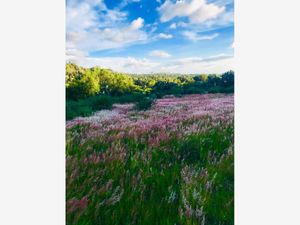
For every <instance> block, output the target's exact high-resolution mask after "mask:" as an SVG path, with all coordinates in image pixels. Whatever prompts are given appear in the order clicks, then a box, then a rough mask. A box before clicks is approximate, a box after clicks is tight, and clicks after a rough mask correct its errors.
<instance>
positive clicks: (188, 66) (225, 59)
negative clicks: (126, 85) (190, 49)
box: [67, 52, 234, 74]
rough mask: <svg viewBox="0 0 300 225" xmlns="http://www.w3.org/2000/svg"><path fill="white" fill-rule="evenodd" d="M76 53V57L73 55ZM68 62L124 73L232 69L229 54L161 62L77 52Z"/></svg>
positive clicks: (220, 70) (221, 70) (205, 71)
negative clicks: (88, 55) (92, 55)
mask: <svg viewBox="0 0 300 225" xmlns="http://www.w3.org/2000/svg"><path fill="white" fill-rule="evenodd" d="M76 54H77V55H78V56H77V57H76V56H75V55H76ZM67 61H69V62H75V63H76V64H78V65H81V66H85V67H93V66H100V67H102V68H109V69H112V70H113V71H117V72H124V73H139V74H141V73H159V72H164V73H182V74H187V73H193V74H199V73H224V72H226V71H228V70H233V69H234V64H233V57H232V56H229V55H217V56H212V57H208V58H199V57H193V58H180V59H175V60H169V61H166V62H161V61H160V60H157V61H154V60H149V59H147V58H142V59H138V58H133V57H101V58H95V57H84V56H83V55H80V53H79V52H77V53H74V54H73V55H72V57H69V58H68V60H67Z"/></svg>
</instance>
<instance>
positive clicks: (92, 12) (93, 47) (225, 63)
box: [66, 0, 234, 73]
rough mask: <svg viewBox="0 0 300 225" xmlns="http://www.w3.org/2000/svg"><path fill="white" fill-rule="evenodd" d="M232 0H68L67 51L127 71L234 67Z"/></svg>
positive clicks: (73, 57) (78, 59)
mask: <svg viewBox="0 0 300 225" xmlns="http://www.w3.org/2000/svg"><path fill="white" fill-rule="evenodd" d="M233 12H234V3H233V0H177V1H176V0H85V1H81V0H67V2H66V57H67V61H71V62H75V63H77V64H79V65H81V66H87V67H91V66H101V67H105V68H110V69H112V70H114V71H118V72H127V73H153V72H154V73H155V72H167V73H222V72H225V71H227V70H229V69H234V68H233V52H234V44H233V43H234V40H233V36H234V22H233Z"/></svg>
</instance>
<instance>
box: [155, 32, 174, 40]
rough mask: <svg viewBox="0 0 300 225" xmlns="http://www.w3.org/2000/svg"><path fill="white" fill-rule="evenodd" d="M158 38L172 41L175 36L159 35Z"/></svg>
mask: <svg viewBox="0 0 300 225" xmlns="http://www.w3.org/2000/svg"><path fill="white" fill-rule="evenodd" d="M157 37H158V38H160V39H171V38H173V35H172V34H164V33H159V34H158V35H157Z"/></svg>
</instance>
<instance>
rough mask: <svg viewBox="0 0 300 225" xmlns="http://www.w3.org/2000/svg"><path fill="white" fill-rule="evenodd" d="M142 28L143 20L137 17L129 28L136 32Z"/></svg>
mask: <svg viewBox="0 0 300 225" xmlns="http://www.w3.org/2000/svg"><path fill="white" fill-rule="evenodd" d="M143 26H144V19H143V18H141V17H139V18H137V19H136V20H133V21H132V22H131V28H132V29H133V30H138V29H140V28H142V27H143Z"/></svg>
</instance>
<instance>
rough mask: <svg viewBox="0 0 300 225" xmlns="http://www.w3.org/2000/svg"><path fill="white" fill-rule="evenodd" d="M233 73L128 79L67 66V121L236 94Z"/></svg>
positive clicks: (137, 76) (127, 76) (164, 75)
mask: <svg viewBox="0 0 300 225" xmlns="http://www.w3.org/2000/svg"><path fill="white" fill-rule="evenodd" d="M233 92H234V72H233V71H229V72H226V73H224V74H222V75H216V74H211V75H206V74H201V75H179V74H151V75H150V74H145V75H134V74H132V75H129V74H122V73H116V72H113V71H111V70H108V69H102V68H98V67H94V68H90V69H87V68H82V67H79V66H77V65H75V64H67V65H66V96H67V108H66V112H67V113H66V117H67V120H69V119H73V118H74V117H78V116H88V115H90V114H91V113H92V112H94V111H96V110H100V109H109V108H110V107H111V106H112V105H113V104H114V103H129V102H134V103H136V105H137V106H136V109H141V110H145V109H147V108H149V107H150V106H151V105H152V103H153V101H155V99H157V98H161V97H163V96H165V95H175V96H182V95H185V94H205V93H233Z"/></svg>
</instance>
